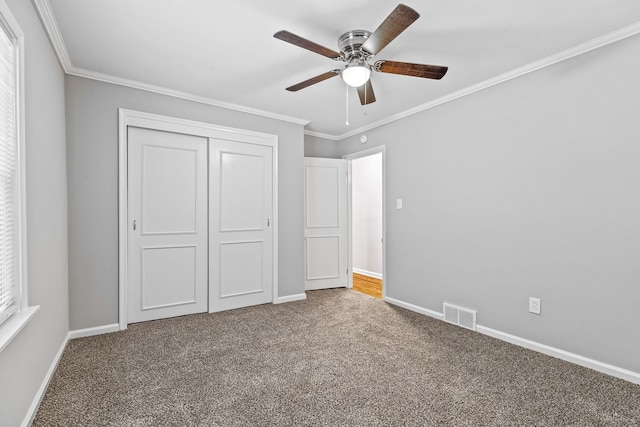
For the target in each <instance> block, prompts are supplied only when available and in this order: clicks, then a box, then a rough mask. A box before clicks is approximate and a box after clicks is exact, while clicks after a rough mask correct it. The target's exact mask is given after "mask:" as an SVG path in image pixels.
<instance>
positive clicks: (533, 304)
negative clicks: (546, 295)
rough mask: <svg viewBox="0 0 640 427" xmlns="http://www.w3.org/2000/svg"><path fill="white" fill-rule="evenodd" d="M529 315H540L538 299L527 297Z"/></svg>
mask: <svg viewBox="0 0 640 427" xmlns="http://www.w3.org/2000/svg"><path fill="white" fill-rule="evenodd" d="M529 313H533V314H540V298H533V297H529Z"/></svg>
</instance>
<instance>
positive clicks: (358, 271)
mask: <svg viewBox="0 0 640 427" xmlns="http://www.w3.org/2000/svg"><path fill="white" fill-rule="evenodd" d="M353 272H354V273H356V274H362V275H364V276H369V277H373V278H374V279H380V280H382V274H380V273H374V272H373V271H367V270H362V269H360V268H355V267H354V268H353Z"/></svg>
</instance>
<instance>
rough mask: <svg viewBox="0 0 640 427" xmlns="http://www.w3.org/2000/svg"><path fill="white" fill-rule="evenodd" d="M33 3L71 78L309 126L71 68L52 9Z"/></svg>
mask: <svg viewBox="0 0 640 427" xmlns="http://www.w3.org/2000/svg"><path fill="white" fill-rule="evenodd" d="M32 1H33V4H34V6H35V8H36V11H37V12H38V15H39V16H40V20H41V21H42V25H43V26H44V28H45V30H46V32H47V34H48V35H49V40H51V44H52V45H53V48H54V50H55V52H56V55H57V56H58V60H59V61H60V64H61V65H62V68H63V69H64V72H65V73H66V74H68V75H71V76H77V77H84V78H86V79H91V80H98V81H101V82H105V83H111V84H116V85H119V86H126V87H130V88H133V89H140V90H144V91H147V92H153V93H157V94H160V95H167V96H171V97H174V98H180V99H184V100H187V101H193V102H198V103H200V104H206V105H212V106H214V107H222V108H226V109H228V110H234V111H238V112H241V113H248V114H253V115H256V116H262V117H266V118H270V119H275V120H281V121H285V122H290V123H295V124H299V125H302V126H306V125H308V124H309V123H310V121H309V120H306V119H301V118H298V117H290V116H285V115H282V114H277V113H273V112H270V111H264V110H259V109H257V108H251V107H247V106H244V105H239V104H232V103H229V102H224V101H219V100H217V99H213V98H207V97H204V96H199V95H195V94H192V93H188V92H182V91H179V90H174V89H169V88H165V87H161V86H155V85H151V84H147V83H143V82H139V81H136V80H130V79H125V78H121V77H116V76H113V75H110V74H103V73H98V72H95V71H91V70H86V69H83V68H78V67H75V66H74V65H73V63H72V62H71V58H70V57H69V53H68V51H67V47H66V46H65V44H64V40H63V39H62V35H61V33H60V27H59V26H58V23H57V22H56V19H55V16H54V14H53V10H52V9H51V4H50V3H49V0H32Z"/></svg>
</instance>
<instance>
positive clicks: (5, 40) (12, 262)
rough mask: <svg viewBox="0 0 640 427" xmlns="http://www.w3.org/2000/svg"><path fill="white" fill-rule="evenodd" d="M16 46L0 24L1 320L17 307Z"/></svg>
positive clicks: (5, 318) (0, 321)
mask: <svg viewBox="0 0 640 427" xmlns="http://www.w3.org/2000/svg"><path fill="white" fill-rule="evenodd" d="M17 68H18V67H17V47H16V44H15V43H14V40H12V38H11V37H10V36H9V35H8V33H7V31H6V29H5V28H3V26H2V25H0V323H2V322H4V321H5V320H7V319H8V318H9V317H10V316H11V315H12V314H13V313H14V312H15V311H16V309H17V304H18V302H19V299H18V292H19V283H18V280H17V276H18V274H17V263H18V256H17V250H18V248H17V246H18V245H17V239H18V204H17V203H18V200H17V199H18V197H17V188H16V186H17V183H18V179H17V169H18V168H17V149H18V142H17V123H16V117H17V88H16V86H17Z"/></svg>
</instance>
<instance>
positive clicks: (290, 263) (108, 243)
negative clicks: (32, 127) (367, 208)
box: [66, 76, 304, 330]
mask: <svg viewBox="0 0 640 427" xmlns="http://www.w3.org/2000/svg"><path fill="white" fill-rule="evenodd" d="M66 101H67V103H66V112H67V136H68V138H67V162H68V174H69V305H70V307H69V316H70V317H69V321H70V328H71V330H76V329H82V328H89V327H95V326H103V325H108V324H113V323H117V321H118V108H120V107H121V108H127V109H132V110H138V111H145V112H149V113H155V114H163V115H168V116H172V117H179V118H184V119H189V120H197V121H201V122H207V123H214V124H218V125H223V126H230V127H235V128H241V129H248V130H253V131H258V132H265V133H270V134H275V135H278V137H279V157H278V167H279V187H278V191H279V206H278V209H279V220H280V223H279V225H280V229H279V235H278V237H279V249H280V250H279V296H287V295H294V294H300V293H303V292H304V273H303V270H304V265H303V258H302V253H303V246H302V243H303V224H302V219H303V218H302V216H303V214H302V209H303V204H302V198H303V191H304V187H303V166H302V165H303V157H304V135H303V131H304V129H303V126H301V125H297V124H292V123H287V122H283V121H279V120H273V119H268V118H264V117H259V116H255V115H250V114H245V113H240V112H237V111H232V110H228V109H223V108H218V107H213V106H209V105H205V104H200V103H196V102H191V101H185V100H181V99H177V98H172V97H168V96H164V95H158V94H155V93H151V92H146V91H140V90H136V89H131V88H127V87H123V86H117V85H112V84H108V83H102V82H97V81H93V80H88V79H84V78H80V77H72V76H67V77H66Z"/></svg>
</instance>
